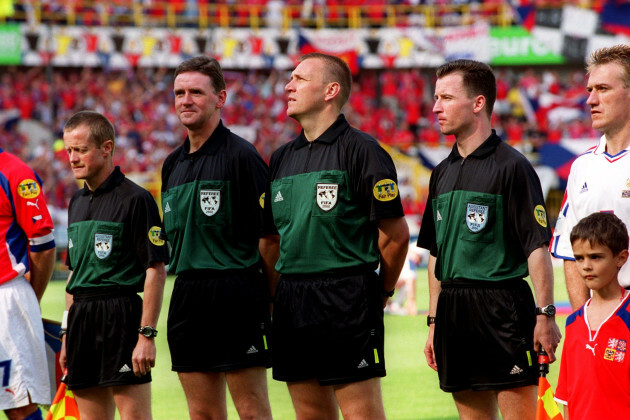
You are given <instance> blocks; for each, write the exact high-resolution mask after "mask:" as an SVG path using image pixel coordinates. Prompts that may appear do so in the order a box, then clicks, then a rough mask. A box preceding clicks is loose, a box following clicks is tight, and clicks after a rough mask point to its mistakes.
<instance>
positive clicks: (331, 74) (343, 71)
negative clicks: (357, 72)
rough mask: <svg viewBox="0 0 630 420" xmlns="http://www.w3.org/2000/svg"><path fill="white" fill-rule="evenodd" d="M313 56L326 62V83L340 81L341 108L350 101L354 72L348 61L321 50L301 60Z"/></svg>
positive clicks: (301, 58)
mask: <svg viewBox="0 0 630 420" xmlns="http://www.w3.org/2000/svg"><path fill="white" fill-rule="evenodd" d="M311 58H316V59H318V60H322V61H323V62H324V64H326V65H325V73H324V81H325V82H326V83H330V82H337V83H339V109H341V108H342V107H343V106H344V105H345V103H346V102H348V98H350V91H351V90H352V72H350V67H348V63H346V62H345V61H343V60H342V59H341V58H339V57H337V56H334V55H329V54H324V53H320V52H312V53H309V54H305V55H303V56H302V57H300V62H302V61H305V60H308V59H311Z"/></svg>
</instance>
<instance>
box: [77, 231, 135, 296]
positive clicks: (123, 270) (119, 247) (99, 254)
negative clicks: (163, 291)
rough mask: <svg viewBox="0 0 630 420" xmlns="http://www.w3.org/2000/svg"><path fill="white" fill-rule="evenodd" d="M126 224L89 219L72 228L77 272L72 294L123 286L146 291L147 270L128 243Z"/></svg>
mask: <svg viewBox="0 0 630 420" xmlns="http://www.w3.org/2000/svg"><path fill="white" fill-rule="evenodd" d="M124 241H125V232H124V223H118V222H105V221H98V220H85V221H81V222H76V223H72V224H71V225H70V226H69V227H68V253H69V254H70V255H69V257H70V259H71V261H72V262H73V267H74V268H73V271H72V276H71V277H70V280H69V281H68V286H67V289H66V290H68V292H69V293H71V292H73V291H75V290H76V289H89V288H95V287H106V286H121V287H127V286H128V287H133V288H135V289H136V290H138V291H140V290H142V287H143V283H144V277H145V271H144V270H143V269H141V267H140V266H139V265H138V264H137V263H136V256H135V254H134V253H130V252H128V249H129V248H128V246H126V244H125V243H124Z"/></svg>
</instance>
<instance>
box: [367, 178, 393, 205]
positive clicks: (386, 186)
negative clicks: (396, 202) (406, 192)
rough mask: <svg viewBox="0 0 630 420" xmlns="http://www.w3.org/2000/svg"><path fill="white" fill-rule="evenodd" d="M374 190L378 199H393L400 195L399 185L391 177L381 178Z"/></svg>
mask: <svg viewBox="0 0 630 420" xmlns="http://www.w3.org/2000/svg"><path fill="white" fill-rule="evenodd" d="M373 192H374V198H376V199H377V200H378V201H392V200H393V199H394V198H396V197H398V186H397V185H396V182H394V181H392V180H391V179H381V180H380V181H378V182H377V183H376V184H375V185H374V190H373Z"/></svg>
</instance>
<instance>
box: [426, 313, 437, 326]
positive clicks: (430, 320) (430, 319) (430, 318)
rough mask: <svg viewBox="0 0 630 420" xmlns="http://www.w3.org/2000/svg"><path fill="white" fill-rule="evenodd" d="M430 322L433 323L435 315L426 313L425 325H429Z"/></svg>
mask: <svg viewBox="0 0 630 420" xmlns="http://www.w3.org/2000/svg"><path fill="white" fill-rule="evenodd" d="M431 324H435V317H434V316H431V315H427V327H430V326H431Z"/></svg>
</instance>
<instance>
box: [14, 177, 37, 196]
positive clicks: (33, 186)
mask: <svg viewBox="0 0 630 420" xmlns="http://www.w3.org/2000/svg"><path fill="white" fill-rule="evenodd" d="M39 191H40V189H39V185H38V184H37V182H36V181H35V180H33V179H25V180H24V181H22V182H20V183H19V185H18V187H17V193H18V195H19V196H20V197H22V198H25V199H27V200H29V199H31V198H35V197H37V196H38V195H39Z"/></svg>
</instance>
